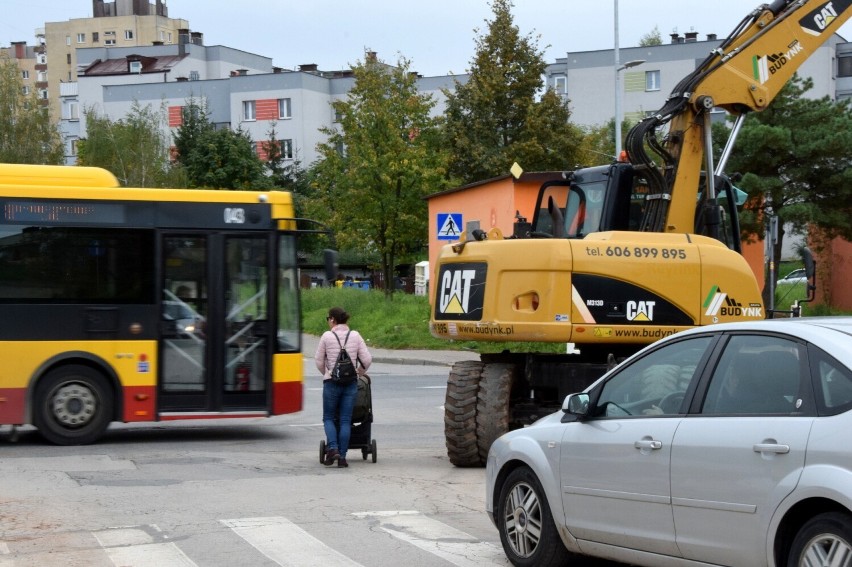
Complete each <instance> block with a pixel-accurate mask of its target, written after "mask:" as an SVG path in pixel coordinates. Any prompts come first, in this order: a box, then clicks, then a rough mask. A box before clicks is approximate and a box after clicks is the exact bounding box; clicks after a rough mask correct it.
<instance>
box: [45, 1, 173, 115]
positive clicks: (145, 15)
mask: <svg viewBox="0 0 852 567" xmlns="http://www.w3.org/2000/svg"><path fill="white" fill-rule="evenodd" d="M92 14H93V17H91V18H73V19H70V20H68V21H65V22H47V23H45V27H44V46H45V56H46V57H45V64H46V70H49V77H46V82H47V89H46V90H47V93H46V98H47V100H49V101H50V109H51V114H52V115H53V116H59V105H60V85H61V84H62V83H70V82H73V81H76V80H77V70H78V61H77V50H78V49H80V48H88V47H104V48H113V47H115V48H119V47H134V46H149V45H154V44H158V43H162V44H176V43H177V42H178V36H179V33H180V30H188V29H189V22H188V21H187V20H182V19H172V18H169V17H168V9H167V8H166V4H165V2H164V1H163V0H156V1H150V0H115V1H114V2H105V1H104V0H92ZM47 79H49V80H47Z"/></svg>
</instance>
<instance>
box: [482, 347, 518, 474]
mask: <svg viewBox="0 0 852 567" xmlns="http://www.w3.org/2000/svg"><path fill="white" fill-rule="evenodd" d="M514 378H515V365H514V364H486V365H485V368H484V369H483V371H482V380H481V381H480V382H479V394H478V395H477V402H476V415H477V420H476V445H477V447H478V448H479V459H480V460H481V461H482V462H483V463H485V462H487V461H488V449H490V448H491V444H492V443H494V441H495V440H496V439H497V438H498V437H500V436H501V435H503V434H504V433H506V432H507V431H509V429H510V424H509V397H510V395H511V393H512V383H513V382H514Z"/></svg>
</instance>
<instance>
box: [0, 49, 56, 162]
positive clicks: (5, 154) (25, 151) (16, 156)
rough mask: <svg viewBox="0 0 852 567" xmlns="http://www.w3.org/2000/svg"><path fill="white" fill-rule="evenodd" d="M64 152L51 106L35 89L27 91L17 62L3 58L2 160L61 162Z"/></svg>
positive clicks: (0, 75) (0, 105) (0, 103)
mask: <svg viewBox="0 0 852 567" xmlns="http://www.w3.org/2000/svg"><path fill="white" fill-rule="evenodd" d="M64 155H65V151H64V148H63V146H62V139H61V137H60V135H59V129H58V128H57V126H56V125H55V124H54V123H53V122H52V121H51V120H50V115H49V112H48V107H47V106H42V105H41V103H40V101H39V98H38V94H37V93H36V91H35V90H33V91H32V92H30V93H29V95H25V94H24V84H23V80H22V79H21V69H20V68H19V67H18V64H17V63H16V62H15V61H13V60H11V59H8V58H5V57H4V58H0V162H4V163H30V164H46V165H58V164H61V163H62V161H63V158H64Z"/></svg>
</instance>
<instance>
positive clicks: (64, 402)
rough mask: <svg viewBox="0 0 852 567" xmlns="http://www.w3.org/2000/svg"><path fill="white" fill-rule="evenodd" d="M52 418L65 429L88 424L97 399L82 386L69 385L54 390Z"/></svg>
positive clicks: (94, 410)
mask: <svg viewBox="0 0 852 567" xmlns="http://www.w3.org/2000/svg"><path fill="white" fill-rule="evenodd" d="M51 403H52V405H53V416H54V417H55V418H56V420H57V421H58V422H59V423H61V424H62V425H64V426H66V427H81V426H83V425H86V424H87V423H89V422H90V421H91V420H92V418H93V417H94V415H95V412H96V410H97V407H98V399H97V397H96V396H95V393H94V392H92V390H90V389H89V388H87V387H86V386H85V385H83V384H79V383H74V382H72V383H69V384H64V385H62V386H60V387H59V388H57V389H56V391H55V393H54V395H53V398H52V399H51Z"/></svg>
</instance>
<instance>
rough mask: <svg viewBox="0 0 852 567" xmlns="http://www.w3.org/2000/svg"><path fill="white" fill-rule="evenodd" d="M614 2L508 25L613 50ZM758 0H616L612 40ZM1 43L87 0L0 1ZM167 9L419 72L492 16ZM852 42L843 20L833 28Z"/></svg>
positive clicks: (542, 10) (464, 9)
mask: <svg viewBox="0 0 852 567" xmlns="http://www.w3.org/2000/svg"><path fill="white" fill-rule="evenodd" d="M614 3H615V0H613V1H608V0H515V7H514V8H513V10H512V14H513V15H514V19H515V24H516V25H517V26H518V27H519V28H520V31H521V33H522V34H523V35H527V34H533V35H537V36H540V39H539V47H540V48H541V49H543V50H545V56H546V61H547V62H548V63H550V62H553V61H554V60H555V59H556V58H557V57H563V56H564V55H565V53H566V52H568V51H589V50H597V49H612V47H613V38H614V33H613V32H614V25H613V7H614ZM760 4H761V3H760V2H750V1H748V0H746V1H745V2H744V1H743V0H715V1H713V2H711V3H709V4H708V3H707V2H706V1H700V0H654V1H648V0H620V1H619V2H618V5H619V28H620V33H619V36H620V39H619V45H620V47H632V46H636V45H637V44H638V42H639V40H640V39H641V38H642V36H644V35H646V34H647V33H649V32H651V31H652V30H653V29H654V27H655V26H656V27H657V28H658V29H659V30H660V34H661V35H662V36H663V41H664V42H668V41H669V34H670V33H672V32H673V31H677V32H679V33H680V34H683V33H685V32H688V31H696V32H698V34H699V36H698V37H699V39H701V40H703V39H706V35H707V34H708V33H715V34H717V35H718V36H719V37H720V38H721V37H725V36H727V35H728V34H729V33H730V32H731V30H733V29H734V27H735V26H736V25H737V24H738V23H739V22H740V20H742V19H743V18H744V17H745V16H746V14H747V13H748V12H749V11H750V10H751V9H753V8H755V7H757V6H759V5H760ZM0 6H2V8H3V10H2V12H3V13H4V17H3V18H2V19H0V46H3V47H6V46H8V45H9V44H10V42H12V41H26V42H28V43H34V39H33V38H34V34H33V32H34V30H35V28H38V27H42V26H43V25H44V22H61V21H66V20H68V19H71V18H89V17H91V16H92V2H91V0H0ZM167 6H168V9H169V16H170V17H172V18H181V19H184V20H187V21H189V26H190V28H191V30H192V31H196V32H201V33H203V34H204V43H205V44H206V45H224V46H227V47H231V48H235V49H240V50H243V51H248V52H250V53H256V54H258V55H264V56H266V57H271V58H272V63H273V65H276V66H278V67H284V68H286V69H293V68H295V67H298V66H299V65H301V64H305V63H316V64H317V65H319V68H320V69H323V70H335V69H342V68H346V67H348V66H350V65H351V64H354V63H356V62H357V61H362V60H363V58H364V51H365V50H371V51H376V52H377V53H378V55H379V59H381V60H383V61H385V62H387V63H393V62H395V61H396V60H397V58H398V57H399V56H400V55H402V56H404V57H405V58H406V59H409V60H410V61H411V69H412V70H415V71H417V72H419V73H420V74H422V75H424V76H433V75H444V74H447V73H455V74H460V73H464V72H466V71H467V69H468V67H469V65H470V61H471V59H472V57H473V54H474V50H475V43H474V37H476V36H477V33H476V32H475V31H474V30H475V29H479V30H484V29H485V28H486V24H485V20H487V19H490V18H491V8H490V6H489V4H488V0H428V1H427V0H299V1H295V0H167ZM841 35H843V37H844V38H846V39H850V40H852V23H847V24H846V25H845V26H844V27H843V28H842V29H841Z"/></svg>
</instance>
